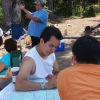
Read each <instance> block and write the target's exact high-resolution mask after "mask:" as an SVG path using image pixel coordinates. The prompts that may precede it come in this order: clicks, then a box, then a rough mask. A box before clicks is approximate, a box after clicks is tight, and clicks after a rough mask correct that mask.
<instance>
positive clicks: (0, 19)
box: [0, 0, 3, 21]
mask: <svg viewBox="0 0 100 100" xmlns="http://www.w3.org/2000/svg"><path fill="white" fill-rule="evenodd" d="M0 5H1V0H0ZM2 20H3V13H2V7H1V6H0V21H2Z"/></svg>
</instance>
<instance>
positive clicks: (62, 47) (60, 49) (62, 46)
mask: <svg viewBox="0 0 100 100" xmlns="http://www.w3.org/2000/svg"><path fill="white" fill-rule="evenodd" d="M64 50H65V42H64V40H60V44H59V46H58V47H57V48H56V52H58V51H64Z"/></svg>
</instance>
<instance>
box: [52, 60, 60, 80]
mask: <svg viewBox="0 0 100 100" xmlns="http://www.w3.org/2000/svg"><path fill="white" fill-rule="evenodd" d="M59 72H60V69H59V66H58V63H57V61H55V62H54V65H53V74H54V75H55V77H56V78H57V76H58V74H59Z"/></svg>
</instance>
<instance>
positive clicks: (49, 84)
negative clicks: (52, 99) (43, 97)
mask: <svg viewBox="0 0 100 100" xmlns="http://www.w3.org/2000/svg"><path fill="white" fill-rule="evenodd" d="M56 87H57V79H56V78H51V79H49V80H48V82H47V83H45V86H44V88H45V89H52V88H56Z"/></svg>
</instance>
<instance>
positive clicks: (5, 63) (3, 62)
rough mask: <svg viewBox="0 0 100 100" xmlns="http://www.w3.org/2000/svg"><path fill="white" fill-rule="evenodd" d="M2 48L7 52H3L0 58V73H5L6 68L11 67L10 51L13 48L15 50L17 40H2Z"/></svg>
mask: <svg viewBox="0 0 100 100" xmlns="http://www.w3.org/2000/svg"><path fill="white" fill-rule="evenodd" d="M4 48H5V49H6V51H7V52H8V53H6V54H4V55H3V56H2V58H1V59H0V75H5V74H6V72H7V69H8V68H9V67H11V63H10V62H11V61H10V53H11V51H13V50H17V42H16V40H14V39H13V38H9V39H7V40H5V42H4Z"/></svg>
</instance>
